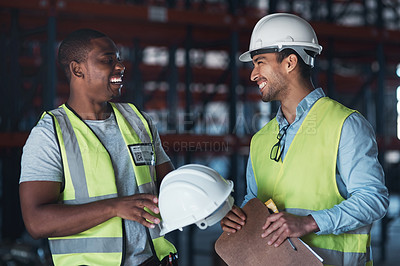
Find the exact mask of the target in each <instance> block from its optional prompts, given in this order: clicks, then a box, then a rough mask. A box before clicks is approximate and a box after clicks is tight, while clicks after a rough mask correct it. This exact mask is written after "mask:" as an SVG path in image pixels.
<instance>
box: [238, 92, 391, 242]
mask: <svg viewBox="0 0 400 266" xmlns="http://www.w3.org/2000/svg"><path fill="white" fill-rule="evenodd" d="M321 97H325V93H324V92H323V90H322V89H321V88H318V89H316V90H314V91H312V92H311V93H310V94H308V95H307V96H306V97H305V98H304V99H303V100H302V101H301V102H300V103H299V105H298V106H297V109H296V119H295V120H294V122H293V123H292V124H291V125H289V123H288V122H287V120H286V119H285V117H284V116H283V113H282V110H281V108H279V110H278V113H277V115H276V120H277V121H278V123H279V128H282V127H284V126H286V125H289V127H288V129H287V131H286V135H285V136H284V137H283V139H282V140H281V145H285V148H284V150H283V154H282V160H284V159H285V156H286V152H287V150H288V149H289V146H290V145H291V143H292V141H293V138H294V136H295V135H296V133H297V131H298V129H299V128H300V126H301V124H302V123H303V121H304V118H305V117H306V116H307V114H308V112H309V111H310V109H311V107H312V106H313V105H314V103H315V102H316V101H317V100H318V99H320V98H321ZM377 155H378V147H377V144H376V140H375V133H374V130H373V128H372V126H371V124H370V123H369V122H368V121H367V120H366V119H365V118H364V117H363V116H362V115H361V114H359V113H356V112H355V113H352V114H351V115H350V116H349V117H347V119H346V120H345V122H344V123H343V127H342V134H341V137H340V142H339V151H338V156H337V162H336V164H337V166H336V169H337V171H336V183H337V185H338V189H339V192H340V194H341V195H342V197H343V198H345V199H346V200H344V201H343V202H341V203H340V204H338V205H335V206H334V207H333V208H331V209H325V210H320V211H315V212H312V213H311V215H312V216H313V218H314V220H315V221H316V223H317V225H318V227H319V229H320V231H319V232H318V233H317V234H332V233H333V234H341V233H344V232H347V231H350V230H353V229H357V228H359V227H361V226H364V225H368V224H372V223H373V222H374V221H375V220H378V219H380V218H382V217H383V216H384V215H385V213H386V210H387V208H388V205H389V194H388V190H387V188H386V186H385V183H384V182H385V181H384V173H383V169H382V166H381V165H380V163H379V161H378V159H377ZM246 179H247V194H246V196H245V199H244V201H243V203H242V206H243V205H244V204H246V203H247V201H249V200H250V199H252V198H255V197H257V184H256V180H255V177H254V172H253V167H252V164H251V157H250V156H249V159H248V163H247V171H246ZM316 200H318V199H316Z"/></svg>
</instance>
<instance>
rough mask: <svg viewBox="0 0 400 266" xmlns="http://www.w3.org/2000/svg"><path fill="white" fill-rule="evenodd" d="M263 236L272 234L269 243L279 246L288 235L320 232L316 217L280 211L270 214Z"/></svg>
mask: <svg viewBox="0 0 400 266" xmlns="http://www.w3.org/2000/svg"><path fill="white" fill-rule="evenodd" d="M263 230H264V232H263V233H262V234H261V237H263V238H264V237H267V236H269V235H272V236H271V239H270V240H269V241H268V245H274V246H275V247H279V245H280V244H282V243H283V241H285V239H286V238H288V237H302V236H304V235H307V234H309V233H311V232H318V231H319V228H318V225H317V223H316V222H315V220H314V218H313V217H312V216H311V215H308V216H296V215H293V214H290V213H287V212H280V213H275V214H271V215H270V216H268V218H267V220H266V222H265V224H264V226H263Z"/></svg>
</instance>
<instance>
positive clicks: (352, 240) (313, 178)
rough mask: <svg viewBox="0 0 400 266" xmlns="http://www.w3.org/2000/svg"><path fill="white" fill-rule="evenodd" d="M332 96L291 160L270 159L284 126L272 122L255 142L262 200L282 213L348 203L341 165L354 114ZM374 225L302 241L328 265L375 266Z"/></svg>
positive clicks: (302, 133) (321, 103)
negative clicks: (346, 127)
mask: <svg viewBox="0 0 400 266" xmlns="http://www.w3.org/2000/svg"><path fill="white" fill-rule="evenodd" d="M353 112H354V111H353V110H350V109H348V108H346V107H344V106H343V105H341V104H339V103H338V102H336V101H334V100H331V99H329V98H327V97H324V98H321V99H319V100H318V101H317V102H316V103H315V104H314V106H313V107H312V108H311V110H310V112H309V113H308V115H307V116H306V118H305V119H304V121H303V123H302V125H301V126H300V128H299V130H298V132H297V134H296V136H295V137H294V139H293V142H292V143H291V145H290V147H289V149H288V150H287V153H286V156H285V160H284V161H283V162H282V160H280V161H279V162H275V161H273V160H271V159H270V151H271V148H272V146H273V145H274V144H275V143H276V142H277V134H278V132H279V125H278V122H277V121H276V119H273V120H271V121H270V122H269V123H268V124H267V125H265V126H264V127H263V128H262V129H261V130H260V131H259V132H257V133H256V134H255V135H254V136H253V138H252V141H251V145H250V156H251V162H252V166H253V170H254V175H255V179H256V183H257V187H258V192H257V193H258V194H257V198H259V199H260V200H262V201H267V200H268V199H270V198H272V199H273V200H274V202H275V203H276V204H277V206H278V209H279V210H285V211H287V212H289V213H293V214H295V215H300V216H306V215H308V214H310V213H311V212H313V211H318V210H323V209H329V208H332V207H333V206H335V205H337V204H339V203H340V202H342V201H343V200H344V198H343V197H342V196H341V195H340V193H339V190H338V187H337V183H336V160H337V153H338V147H339V141H340V135H341V131H342V126H343V123H344V121H345V119H346V118H347V117H348V116H349V115H350V114H351V113H353ZM370 229H371V226H365V227H362V228H359V229H357V230H353V231H349V232H346V233H343V234H340V235H333V234H329V235H317V234H313V233H312V234H308V235H306V236H304V237H302V239H303V240H304V241H305V242H306V243H307V244H308V245H310V246H311V247H312V248H313V249H314V250H315V251H316V252H317V253H318V254H319V255H320V256H321V257H322V258H323V259H324V264H326V265H372V258H371V256H372V254H371V250H370V245H371V239H370Z"/></svg>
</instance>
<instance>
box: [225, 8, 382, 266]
mask: <svg viewBox="0 0 400 266" xmlns="http://www.w3.org/2000/svg"><path fill="white" fill-rule="evenodd" d="M321 50H322V47H321V46H320V45H319V44H318V40H317V36H316V34H315V32H314V30H313V28H312V27H311V26H310V24H309V23H308V22H306V21H305V20H303V19H302V18H300V17H298V16H295V15H291V14H284V13H281V14H272V15H268V16H265V17H263V18H262V19H261V20H260V21H259V22H258V23H257V24H256V26H255V28H254V30H253V33H252V36H251V40H250V49H249V51H247V52H245V53H244V54H242V55H241V56H240V60H241V61H244V62H247V61H252V62H253V64H254V68H253V71H252V73H251V80H252V81H255V82H257V84H258V86H259V89H260V93H261V95H262V100H263V101H264V102H269V101H279V102H280V104H281V105H280V107H279V110H278V112H277V115H276V117H275V118H274V119H272V120H271V121H270V122H269V123H268V124H267V125H265V126H264V127H263V128H262V129H261V130H260V131H259V132H257V133H256V134H255V135H254V137H253V138H252V141H251V145H250V156H249V160H248V167H247V177H246V178H247V195H246V196H245V200H244V202H243V205H244V204H246V202H247V201H248V200H249V199H251V198H255V197H257V198H259V199H260V200H262V201H264V202H265V201H267V200H268V199H270V198H272V199H273V200H274V201H275V203H277V206H278V209H279V210H280V212H279V213H278V214H272V215H270V216H269V217H268V219H267V220H266V221H265V224H264V226H263V230H264V232H263V233H262V235H261V237H267V236H270V237H271V239H270V241H269V242H268V244H269V245H273V246H279V245H280V244H281V243H282V242H283V241H285V239H286V238H288V237H301V238H302V239H303V240H304V241H305V242H306V243H308V244H309V245H310V246H311V247H312V248H313V249H314V250H315V251H316V252H317V253H318V254H319V255H320V256H321V257H322V258H323V259H324V263H325V264H330V265H370V264H372V254H371V247H370V244H371V239H370V229H371V225H372V223H373V222H374V221H376V220H378V219H380V218H382V217H383V216H384V215H385V213H386V209H387V207H388V204H389V201H388V190H387V188H386V187H385V185H384V173H383V170H382V167H381V165H380V164H379V162H378V159H377V153H378V149H377V144H376V141H375V135H374V131H373V129H372V127H371V125H370V124H369V123H368V121H367V120H366V119H365V118H364V117H363V116H362V115H361V114H360V113H358V112H356V111H354V110H350V109H348V108H346V107H344V106H343V105H341V104H339V103H338V102H336V101H334V100H332V99H330V98H328V97H326V96H325V94H324V92H323V90H322V89H321V88H317V89H315V88H314V85H313V83H312V81H311V75H310V74H311V70H312V68H313V67H314V59H315V56H316V55H317V54H320V52H321ZM245 222H246V216H245V214H244V213H243V211H242V210H241V209H240V208H239V207H237V206H234V208H233V209H232V211H231V212H229V213H228V214H227V215H226V216H225V218H224V219H222V221H221V226H222V229H223V230H224V231H225V232H228V233H235V232H236V231H237V230H240V229H241V228H242V226H243V225H244V224H245Z"/></svg>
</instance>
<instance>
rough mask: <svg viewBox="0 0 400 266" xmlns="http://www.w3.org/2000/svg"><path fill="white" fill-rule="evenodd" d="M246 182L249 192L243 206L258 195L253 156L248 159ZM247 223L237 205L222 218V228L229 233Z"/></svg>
mask: <svg viewBox="0 0 400 266" xmlns="http://www.w3.org/2000/svg"><path fill="white" fill-rule="evenodd" d="M246 182H247V194H246V196H245V197H244V201H243V203H242V205H241V206H242V207H243V206H244V205H245V204H246V203H247V202H248V201H249V200H251V199H253V198H256V197H257V183H256V180H255V177H254V172H253V167H252V165H251V158H250V156H249V159H248V160H247V169H246ZM245 223H246V215H245V214H244V212H243V211H242V209H241V208H239V207H238V206H236V205H233V207H232V210H231V211H230V212H228V214H227V215H226V216H225V217H224V218H223V219H222V220H221V222H220V224H221V228H222V230H223V231H225V232H227V233H235V232H236V231H237V230H240V229H241V228H242V226H243V225H244V224H245Z"/></svg>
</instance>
